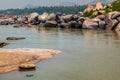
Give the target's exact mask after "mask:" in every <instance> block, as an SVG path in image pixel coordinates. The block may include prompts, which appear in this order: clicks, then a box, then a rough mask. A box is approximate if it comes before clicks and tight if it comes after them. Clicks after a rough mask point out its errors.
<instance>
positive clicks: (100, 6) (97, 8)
mask: <svg viewBox="0 0 120 80" xmlns="http://www.w3.org/2000/svg"><path fill="white" fill-rule="evenodd" d="M103 8H104V7H103V6H102V4H101V3H100V2H98V3H97V4H96V7H95V8H94V9H93V11H95V10H100V9H103Z"/></svg>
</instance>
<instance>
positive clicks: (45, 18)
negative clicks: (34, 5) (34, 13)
mask: <svg viewBox="0 0 120 80" xmlns="http://www.w3.org/2000/svg"><path fill="white" fill-rule="evenodd" d="M47 19H48V13H46V12H45V13H43V14H42V15H39V16H38V20H39V21H41V22H45V21H46V20H47Z"/></svg>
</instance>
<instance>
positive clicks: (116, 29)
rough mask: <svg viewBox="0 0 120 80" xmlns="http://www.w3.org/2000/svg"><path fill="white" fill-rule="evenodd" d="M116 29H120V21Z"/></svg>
mask: <svg viewBox="0 0 120 80" xmlns="http://www.w3.org/2000/svg"><path fill="white" fill-rule="evenodd" d="M115 31H120V23H119V24H118V25H117V26H116V28H115Z"/></svg>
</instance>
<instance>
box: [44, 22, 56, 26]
mask: <svg viewBox="0 0 120 80" xmlns="http://www.w3.org/2000/svg"><path fill="white" fill-rule="evenodd" d="M44 27H57V22H56V21H46V23H45V24H44Z"/></svg>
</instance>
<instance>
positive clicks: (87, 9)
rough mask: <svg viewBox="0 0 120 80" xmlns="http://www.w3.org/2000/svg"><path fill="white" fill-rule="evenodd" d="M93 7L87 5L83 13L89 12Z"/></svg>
mask: <svg viewBox="0 0 120 80" xmlns="http://www.w3.org/2000/svg"><path fill="white" fill-rule="evenodd" d="M94 8H95V7H94V6H93V5H88V7H87V8H86V9H85V10H84V11H83V12H84V13H86V12H90V11H92V10H93V9H94Z"/></svg>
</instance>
